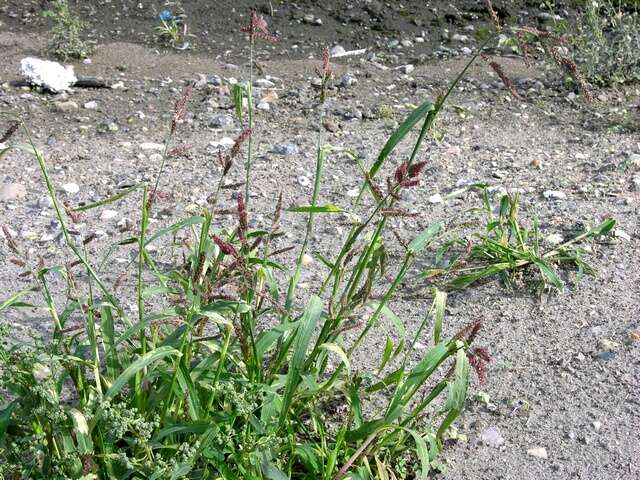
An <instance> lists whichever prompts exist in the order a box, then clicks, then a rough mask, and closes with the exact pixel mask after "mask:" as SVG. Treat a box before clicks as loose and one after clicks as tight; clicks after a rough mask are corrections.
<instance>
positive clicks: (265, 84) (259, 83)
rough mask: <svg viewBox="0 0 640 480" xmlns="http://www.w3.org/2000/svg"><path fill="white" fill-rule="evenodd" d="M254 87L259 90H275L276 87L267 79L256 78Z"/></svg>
mask: <svg viewBox="0 0 640 480" xmlns="http://www.w3.org/2000/svg"><path fill="white" fill-rule="evenodd" d="M253 85H254V86H255V87H258V88H273V87H275V86H276V84H275V83H273V82H272V81H271V80H267V79H266V78H256V79H255V80H254V81H253Z"/></svg>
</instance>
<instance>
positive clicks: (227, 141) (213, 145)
mask: <svg viewBox="0 0 640 480" xmlns="http://www.w3.org/2000/svg"><path fill="white" fill-rule="evenodd" d="M234 143H236V142H235V140H234V139H233V138H230V137H222V138H221V139H220V141H218V142H209V145H207V148H208V149H209V150H225V149H227V148H231V147H232V146H233V144H234Z"/></svg>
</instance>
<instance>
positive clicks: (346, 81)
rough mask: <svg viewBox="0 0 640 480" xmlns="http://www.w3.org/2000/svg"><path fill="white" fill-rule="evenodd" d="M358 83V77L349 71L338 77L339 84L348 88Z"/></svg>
mask: <svg viewBox="0 0 640 480" xmlns="http://www.w3.org/2000/svg"><path fill="white" fill-rule="evenodd" d="M357 83H358V79H357V78H356V77H355V76H354V75H353V74H351V73H345V74H344V75H343V76H342V78H340V86H342V87H345V88H349V87H352V86H354V85H356V84H357Z"/></svg>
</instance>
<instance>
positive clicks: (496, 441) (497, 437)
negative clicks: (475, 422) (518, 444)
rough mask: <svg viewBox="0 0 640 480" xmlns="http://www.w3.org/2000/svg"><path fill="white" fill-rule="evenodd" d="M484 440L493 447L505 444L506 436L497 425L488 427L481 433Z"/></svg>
mask: <svg viewBox="0 0 640 480" xmlns="http://www.w3.org/2000/svg"><path fill="white" fill-rule="evenodd" d="M480 438H481V439H482V441H483V442H484V443H485V444H487V445H489V446H490V447H493V448H500V446H502V445H504V438H503V437H502V434H501V433H500V430H499V429H498V428H497V427H487V428H485V429H484V430H483V431H482V433H481V434H480Z"/></svg>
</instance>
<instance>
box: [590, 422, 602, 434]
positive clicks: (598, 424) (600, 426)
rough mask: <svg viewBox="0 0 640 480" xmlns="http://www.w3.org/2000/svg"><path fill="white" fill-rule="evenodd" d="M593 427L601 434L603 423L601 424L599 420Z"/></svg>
mask: <svg viewBox="0 0 640 480" xmlns="http://www.w3.org/2000/svg"><path fill="white" fill-rule="evenodd" d="M591 425H593V429H594V430H595V431H596V432H599V431H600V430H601V429H602V422H599V421H597V420H596V421H595V422H593V423H592V424H591Z"/></svg>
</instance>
